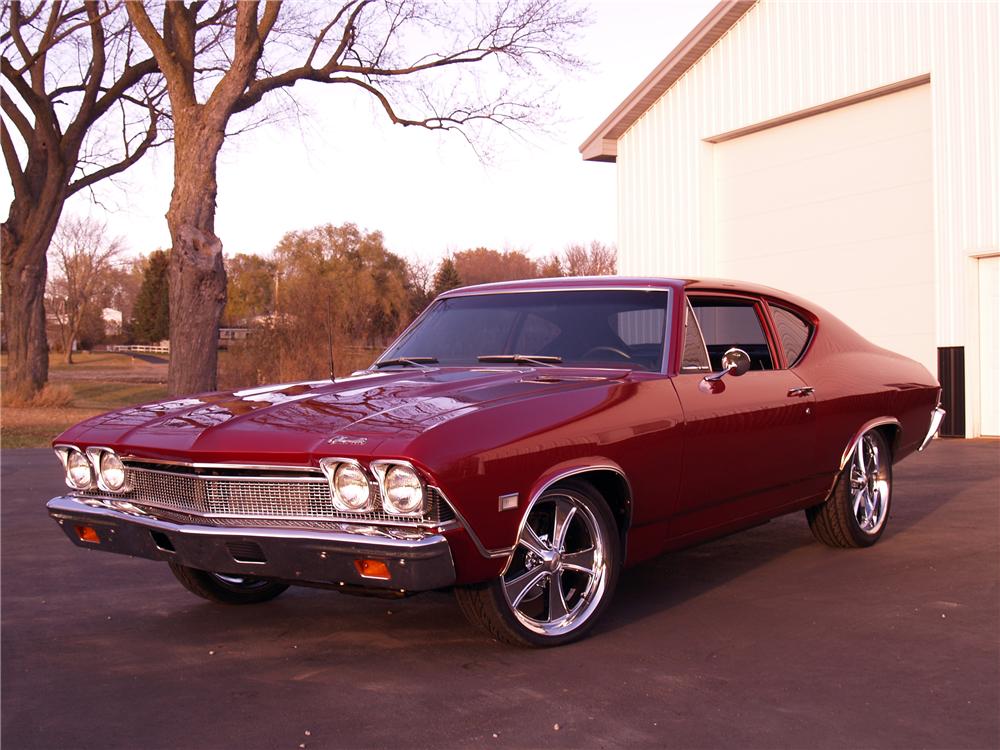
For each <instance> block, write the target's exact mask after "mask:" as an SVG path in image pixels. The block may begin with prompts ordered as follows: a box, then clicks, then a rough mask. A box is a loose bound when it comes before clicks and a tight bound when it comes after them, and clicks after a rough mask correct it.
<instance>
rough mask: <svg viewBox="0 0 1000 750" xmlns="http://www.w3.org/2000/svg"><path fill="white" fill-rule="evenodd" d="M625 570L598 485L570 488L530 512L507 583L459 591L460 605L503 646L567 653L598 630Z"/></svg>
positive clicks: (507, 572)
mask: <svg viewBox="0 0 1000 750" xmlns="http://www.w3.org/2000/svg"><path fill="white" fill-rule="evenodd" d="M620 568H621V544H620V542H619V539H618V529H617V525H616V524H615V520H614V517H613V516H612V515H611V510H610V508H608V505H607V503H606V502H605V501H604V499H603V498H602V497H601V495H600V494H599V493H598V492H597V491H596V490H595V489H594V488H593V487H592V486H591V485H589V484H586V483H584V482H578V481H567V482H564V483H562V484H560V485H559V486H558V487H555V488H553V489H550V490H548V491H547V492H546V493H545V494H544V495H542V497H541V498H539V500H538V501H537V502H536V503H535V504H534V505H533V506H532V507H531V508H530V509H529V512H528V517H527V519H526V520H525V522H524V523H523V524H522V529H521V531H520V533H519V536H518V539H517V543H516V545H515V547H514V552H513V555H512V557H511V560H510V563H509V564H508V566H507V569H506V570H505V571H504V573H503V575H501V576H500V577H499V578H496V579H494V580H492V581H488V582H486V583H482V584H477V585H473V586H460V587H456V588H455V598H456V599H457V600H458V604H459V607H460V608H461V610H462V612H463V614H465V616H466V617H467V618H468V619H469V621H470V622H472V623H473V624H474V625H476V626H478V627H480V628H482V629H483V630H485V631H486V632H487V633H489V634H490V635H491V636H493V637H494V638H496V639H497V640H499V641H502V642H504V643H510V644H514V645H519V646H533V647H544V646H561V645H563V644H566V643H570V642H572V641H575V640H577V639H579V638H582V637H583V636H584V635H585V634H586V633H587V632H588V631H589V630H590V628H591V627H593V625H594V623H595V622H596V621H597V619H598V618H599V617H600V615H601V613H603V611H604V610H605V608H606V607H607V605H608V602H609V601H610V600H611V596H612V594H613V592H614V588H615V584H616V583H617V581H618V572H619V570H620Z"/></svg>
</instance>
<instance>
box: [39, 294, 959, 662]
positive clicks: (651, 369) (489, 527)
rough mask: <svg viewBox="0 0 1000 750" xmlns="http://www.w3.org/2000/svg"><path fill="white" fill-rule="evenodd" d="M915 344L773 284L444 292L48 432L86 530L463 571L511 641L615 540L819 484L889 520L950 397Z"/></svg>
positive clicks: (558, 636)
mask: <svg viewBox="0 0 1000 750" xmlns="http://www.w3.org/2000/svg"><path fill="white" fill-rule="evenodd" d="M939 395H940V388H939V386H938V383H937V382H936V381H935V379H934V378H933V377H932V376H931V375H930V374H929V373H928V372H927V370H926V369H924V368H923V367H922V366H921V365H919V364H917V363H916V362H913V361H911V360H909V359H906V358H904V357H901V356H899V355H897V354H893V353H892V352H889V351H886V350H884V349H880V348H878V347H876V346H874V345H872V344H871V343H869V342H868V341H866V340H865V339H863V338H862V337H861V336H859V335H858V334H857V333H855V332H854V331H852V330H851V329H850V328H848V327H847V326H846V325H845V324H844V323H842V322H840V321H839V320H837V319H836V318H835V317H833V316H832V315H830V314H828V313H826V312H824V311H823V310H821V309H819V308H818V307H816V306H814V305H811V304H810V303H808V302H806V301H804V300H801V299H798V298H796V297H794V296H791V295H787V294H784V293H781V292H778V291H775V290H773V289H768V288H765V287H759V286H753V285H749V284H735V283H731V282H724V281H711V280H699V281H694V280H679V279H647V278H621V277H609V278H600V279H556V280H548V281H532V282H515V283H506V284H490V285H484V286H479V287H469V288H465V289H457V290H454V291H451V292H448V293H446V294H443V295H441V296H440V297H438V299H437V300H435V301H434V303H433V304H432V305H431V306H430V307H429V308H428V309H427V310H426V311H425V312H424V313H423V314H422V315H421V316H420V317H419V318H418V319H417V320H416V322H415V323H414V324H413V325H412V326H410V327H409V328H408V329H407V330H406V331H405V332H404V333H403V334H402V335H401V336H400V337H399V338H398V339H397V340H396V341H395V342H394V343H393V344H392V345H391V346H390V347H389V348H388V349H387V350H386V351H385V353H384V354H383V355H382V356H381V357H380V358H379V359H378V360H377V361H376V362H375V363H374V364H373V365H372V366H371V367H370V368H369V369H368V370H365V371H363V372H359V373H355V374H354V375H353V376H351V377H349V378H344V379H340V380H336V381H334V382H331V381H329V380H324V381H318V382H306V383H295V384H290V385H278V386H271V387H263V388H251V389H247V390H243V391H236V392H232V393H206V394H200V395H196V396H191V397H189V398H179V399H175V400H172V401H165V402H162V403H155V404H148V405H145V406H137V407H134V408H127V409H121V410H119V411H115V412H112V413H110V414H105V415H103V416H99V417H95V418H93V419H89V420H87V421H85V422H82V423H81V424H79V425H77V426H75V427H72V428H71V429H69V430H67V431H66V432H65V433H63V434H62V435H61V436H59V438H57V439H56V441H55V442H54V448H55V451H56V453H57V454H58V456H59V459H60V460H61V462H62V465H63V468H64V470H65V474H66V482H67V484H68V485H69V486H70V488H71V490H72V491H71V492H70V493H69V494H67V495H65V496H62V497H57V498H54V499H52V500H51V501H50V502H49V503H48V509H49V513H50V514H51V516H52V518H54V519H55V520H56V522H57V523H58V524H59V525H60V526H61V527H62V529H63V531H64V532H65V533H66V535H67V536H68V537H69V538H70V539H71V540H72V541H73V542H74V543H76V544H77V545H79V546H81V547H86V548H90V549H95V550H105V551H108V552H118V553H122V554H126V555H134V556H138V557H145V558H150V559H153V560H162V561H165V562H166V563H167V564H168V565H169V566H170V568H171V570H172V571H173V572H174V574H175V575H176V577H177V579H178V580H179V581H180V582H181V583H182V584H183V585H184V586H185V587H186V588H188V589H189V590H190V591H192V592H193V593H195V594H198V595H200V596H202V597H205V598H206V599H209V600H212V601H216V602H223V603H229V604H249V603H255V602H263V601H266V600H268V599H272V598H273V597H275V596H277V595H279V594H280V593H281V592H282V591H284V590H285V589H286V588H287V587H288V586H289V585H313V586H325V587H331V588H334V589H338V590H341V591H347V592H355V593H381V594H383V595H394V596H402V595H406V594H410V593H413V592H418V591H424V590H430V589H441V588H449V587H450V588H453V589H454V592H455V595H456V598H457V599H458V603H459V605H460V607H461V609H462V610H463V612H464V613H465V614H466V615H467V616H468V617H469V619H470V620H472V621H473V622H474V623H476V624H478V625H480V626H482V627H483V628H485V630H486V631H487V632H489V633H490V634H492V635H493V636H494V637H496V638H499V639H501V640H503V641H507V642H510V643H516V644H524V645H531V646H546V645H557V644H562V643H566V642H569V641H572V640H575V639H577V638H579V637H581V636H582V635H583V634H584V633H585V632H587V630H588V629H589V628H590V627H591V626H592V625H593V624H594V622H595V621H596V620H597V619H598V617H599V616H600V614H601V612H602V611H603V610H604V609H605V608H606V607H607V606H608V602H609V601H610V600H611V596H612V593H613V591H614V589H615V583H616V581H617V579H618V576H619V573H620V572H621V570H622V568H623V567H626V566H629V565H634V564H635V563H638V562H640V561H642V560H646V559H648V558H650V557H653V556H655V555H658V554H660V553H662V552H664V551H667V550H671V549H678V548H681V547H685V546H689V545H692V544H695V543H697V542H700V541H703V540H705V539H709V538H712V537H717V536H720V535H723V534H727V533H729V532H732V531H734V530H738V529H741V528H745V527H749V526H753V525H755V524H758V523H761V522H763V521H766V520H767V519H769V518H772V517H774V516H777V515H780V514H784V513H790V512H793V511H798V510H804V511H805V515H806V518H807V519H808V522H809V526H810V527H811V528H812V531H813V533H814V534H815V536H816V538H817V539H819V540H820V541H821V542H824V543H825V544H829V545H832V546H835V547H867V546H869V545H872V544H874V543H875V542H876V541H877V540H878V539H879V537H880V536H881V535H882V533H883V532H884V531H885V526H886V521H887V519H888V516H889V510H890V500H891V498H892V494H891V491H892V465H893V463H894V462H895V461H899V460H900V459H902V458H904V457H906V456H907V455H909V454H910V453H913V452H914V451H917V450H919V449H922V448H923V447H924V446H925V445H927V443H928V442H929V441H930V439H931V437H932V436H933V435H934V433H935V432H936V431H937V428H938V425H939V423H940V421H941V417H942V416H943V414H944V412H943V411H942V410H941V409H940V401H939Z"/></svg>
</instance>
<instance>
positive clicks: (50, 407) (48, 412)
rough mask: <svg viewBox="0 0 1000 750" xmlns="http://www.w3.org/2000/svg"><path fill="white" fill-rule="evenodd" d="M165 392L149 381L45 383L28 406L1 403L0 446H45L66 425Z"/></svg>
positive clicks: (160, 386)
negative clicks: (40, 391)
mask: <svg viewBox="0 0 1000 750" xmlns="http://www.w3.org/2000/svg"><path fill="white" fill-rule="evenodd" d="M46 393H49V395H48V396H46ZM166 395H167V389H166V387H165V386H162V385H156V384H149V383H120V382H114V381H98V380H90V381H87V380H84V381H76V382H72V383H69V384H55V385H53V384H49V385H48V386H46V389H45V390H44V391H42V393H40V394H38V396H36V400H33V401H32V402H31V405H27V406H26V405H24V404H20V405H16V406H14V405H7V404H6V403H5V404H4V406H3V409H2V410H0V446H2V447H3V448H5V449H6V448H41V447H45V446H47V445H48V444H49V443H50V442H51V440H52V439H53V438H54V437H55V436H56V435H58V434H59V433H61V432H63V431H64V430H65V429H66V428H68V427H70V426H72V425H74V424H76V423H77V422H80V421H82V420H84V419H87V418H88V417H93V416H96V415H98V414H101V413H103V412H106V411H109V410H111V409H115V408H118V407H121V406H129V405H131V404H139V403H145V402H149V401H157V400H159V399H162V398H165V397H166ZM46 399H50V400H49V401H46Z"/></svg>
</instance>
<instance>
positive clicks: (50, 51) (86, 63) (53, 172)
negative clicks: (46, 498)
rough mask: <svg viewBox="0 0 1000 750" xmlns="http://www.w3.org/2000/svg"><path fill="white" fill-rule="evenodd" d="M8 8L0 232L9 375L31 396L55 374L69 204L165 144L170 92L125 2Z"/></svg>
mask: <svg viewBox="0 0 1000 750" xmlns="http://www.w3.org/2000/svg"><path fill="white" fill-rule="evenodd" d="M0 11H2V13H0V26H2V31H0V47H2V56H0V73H2V75H3V79H4V84H5V85H4V87H3V90H2V94H0V104H2V109H3V128H2V129H0V145H2V147H3V157H4V161H5V162H6V166H7V171H8V173H9V174H10V180H11V183H12V186H13V188H14V199H13V200H12V201H11V204H10V209H9V212H8V216H7V220H6V221H5V222H3V227H2V231H0V244H2V262H3V274H2V276H3V281H2V291H3V295H2V296H3V325H4V329H5V333H6V337H7V346H8V351H9V359H8V366H7V369H6V373H5V376H4V381H5V382H4V386H5V390H6V391H7V392H8V393H10V394H17V393H19V394H21V395H26V396H30V395H31V394H32V393H33V392H35V391H37V390H38V389H39V388H40V387H41V386H42V384H43V383H44V382H45V381H46V379H47V377H48V346H47V343H46V336H45V308H44V303H43V297H44V291H45V280H46V272H47V266H46V250H47V249H48V246H49V242H50V241H51V239H52V235H53V233H54V232H55V229H56V226H57V225H58V223H59V217H60V216H61V214H62V210H63V205H64V203H65V202H66V200H67V199H68V198H69V197H70V196H71V195H73V194H74V193H76V192H78V191H80V190H83V189H85V188H88V189H89V188H91V187H92V186H93V185H94V184H95V183H97V182H99V181H101V180H103V179H105V178H108V177H111V176H113V175H116V174H118V173H120V172H122V171H123V170H124V169H126V168H127V167H129V166H131V165H132V164H134V163H135V162H136V161H138V160H139V159H140V158H141V157H142V155H143V154H144V153H146V151H147V150H148V149H149V148H150V146H152V145H154V144H155V143H157V138H158V135H159V134H160V128H159V123H160V115H159V114H158V103H159V99H160V97H161V94H162V92H160V91H158V90H157V89H156V78H155V76H154V74H155V73H156V71H157V65H156V60H155V59H154V58H153V57H152V56H151V55H149V53H148V51H146V50H145V47H144V45H143V44H142V42H141V40H140V39H139V38H138V37H137V36H136V35H135V34H134V33H133V30H132V28H131V25H130V24H129V22H128V18H127V16H126V14H125V12H124V10H123V9H122V7H121V4H120V3H107V2H103V3H102V2H97V1H96V0H87V1H85V2H80V1H77V2H52V3H45V2H41V0H40V1H39V2H37V3H34V4H33V5H30V6H29V5H27V4H25V3H21V2H16V1H15V2H7V1H5V2H3V3H2V6H0ZM112 134H114V135H112Z"/></svg>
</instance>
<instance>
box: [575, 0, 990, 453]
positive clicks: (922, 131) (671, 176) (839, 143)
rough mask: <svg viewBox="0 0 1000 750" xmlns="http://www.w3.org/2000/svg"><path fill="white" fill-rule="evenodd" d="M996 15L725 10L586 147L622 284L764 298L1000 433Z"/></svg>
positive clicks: (949, 5) (748, 2) (733, 2)
mask: <svg viewBox="0 0 1000 750" xmlns="http://www.w3.org/2000/svg"><path fill="white" fill-rule="evenodd" d="M998 28H1000V3H997V2H861V3H858V2H852V3H847V2H843V3H841V2H837V3H833V2H778V1H775V0H759V1H754V0H723V2H720V3H719V4H718V5H717V6H716V7H715V8H714V9H713V10H712V11H711V12H710V13H709V15H708V16H707V17H706V18H705V19H704V20H703V21H702V22H701V23H699V24H698V26H697V27H696V28H695V29H693V30H692V31H691V33H690V34H689V35H688V36H687V37H686V38H685V39H684V40H683V41H682V42H681V43H680V45H678V47H677V48H676V49H674V51H673V52H671V53H670V54H669V55H667V57H666V58H665V59H664V60H663V62H661V63H660V64H659V65H658V66H657V67H656V69H654V70H653V71H652V72H651V73H650V74H649V76H648V77H647V78H646V79H645V80H644V81H643V82H642V83H641V84H640V85H639V87H638V88H636V89H635V91H633V92H632V93H631V94H629V95H628V96H627V97H625V99H624V101H622V103H621V104H620V105H619V106H618V107H617V108H616V109H615V110H614V111H613V112H612V113H611V114H610V115H609V116H608V118H607V119H606V120H605V121H604V122H603V123H601V125H600V126H599V127H598V128H597V130H595V131H594V133H593V134H592V135H591V136H590V137H589V138H588V139H587V140H586V142H585V143H584V144H583V145H582V146H581V147H580V151H581V152H582V154H583V158H584V159H586V160H588V161H596V162H614V163H616V167H615V169H616V172H617V184H618V188H617V190H618V270H619V273H622V274H626V275H662V276H682V277H694V278H698V277H702V276H707V277H723V278H736V279H744V280H748V281H755V282H759V283H763V284H768V285H770V286H774V287H778V288H780V289H786V290H788V291H790V292H793V293H795V294H800V295H802V296H803V297H805V298H807V299H810V300H813V301H814V302H816V303H817V304H819V305H822V306H823V307H825V308H826V309H828V310H830V311H831V312H833V313H834V314H836V315H837V316H838V317H840V318H842V319H843V320H844V321H845V322H847V323H848V324H850V325H851V326H853V327H854V328H856V329H857V330H858V331H859V332H861V333H862V334H863V335H865V336H866V337H867V338H869V339H870V340H871V341H873V342H875V343H876V344H879V345H881V346H885V347H887V348H889V349H893V350H895V351H898V352H900V353H902V354H905V355H908V356H910V357H913V358H914V359H917V360H918V361H920V362H922V363H923V364H924V365H925V366H926V367H927V369H928V370H929V371H930V372H931V373H936V374H937V377H938V379H939V380H940V381H941V385H942V387H943V389H944V393H943V399H944V403H943V406H944V407H945V409H947V410H948V416H947V419H946V421H945V424H944V426H943V427H942V434H947V435H961V436H968V437H974V436H976V435H998V434H1000V400H998V399H1000V364H998V363H1000V333H998V331H1000V298H998V290H1000V195H998V194H997V186H998V184H1000V132H998V129H997V127H998V126H997V123H998V122H1000V64H998V56H997V39H998V37H997V29H998Z"/></svg>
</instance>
